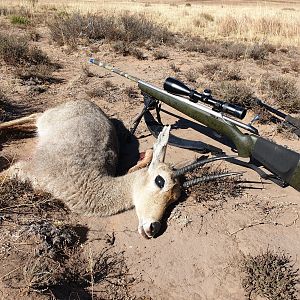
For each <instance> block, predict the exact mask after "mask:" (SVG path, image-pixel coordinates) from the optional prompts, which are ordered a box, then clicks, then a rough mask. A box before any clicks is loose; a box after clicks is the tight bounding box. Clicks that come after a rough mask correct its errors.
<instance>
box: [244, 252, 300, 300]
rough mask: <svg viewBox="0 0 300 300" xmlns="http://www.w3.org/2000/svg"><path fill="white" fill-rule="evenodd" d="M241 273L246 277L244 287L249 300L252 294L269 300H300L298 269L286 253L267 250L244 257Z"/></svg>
mask: <svg viewBox="0 0 300 300" xmlns="http://www.w3.org/2000/svg"><path fill="white" fill-rule="evenodd" d="M241 271H242V273H243V275H244V278H243V280H242V286H243V288H244V289H245V291H246V295H247V298H248V299H252V296H251V295H252V294H255V296H260V297H264V298H266V299H269V300H296V299H298V296H297V294H298V289H297V284H299V283H300V280H299V274H298V269H295V268H294V266H293V263H292V260H291V257H290V256H288V255H286V254H285V253H275V252H271V251H270V250H267V251H266V252H264V253H261V254H258V255H256V256H252V255H248V256H244V258H243V260H242V263H241Z"/></svg>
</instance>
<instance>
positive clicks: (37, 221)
mask: <svg viewBox="0 0 300 300" xmlns="http://www.w3.org/2000/svg"><path fill="white" fill-rule="evenodd" d="M68 221H69V218H68V211H67V210H66V209H65V208H64V206H63V205H62V204H61V202H59V201H58V200H56V199H53V198H52V197H51V196H50V195H49V194H45V193H40V192H37V191H34V190H33V189H32V187H31V185H30V184H28V183H21V182H18V181H16V180H6V181H4V182H2V183H1V186H0V224H1V225H3V227H2V235H1V239H0V249H1V251H0V261H1V263H0V277H1V280H2V282H3V283H4V285H5V286H6V287H10V288H13V289H17V290H18V291H19V292H20V293H21V292H22V293H26V294H30V295H32V296H33V297H34V293H36V292H38V293H39V294H41V293H42V294H44V295H48V296H49V297H54V298H55V299H70V298H71V297H73V295H78V297H79V298H80V299H90V298H93V297H94V296H95V297H96V296H99V298H101V299H103V298H104V299H120V298H122V299H127V294H128V291H127V288H128V284H129V283H130V281H131V279H130V278H129V276H128V269H127V266H126V264H125V261H124V257H123V255H122V253H115V252H113V251H112V250H111V249H110V248H107V247H104V248H103V249H100V250H99V251H98V253H93V252H92V251H91V248H90V247H84V246H85V245H84V244H83V243H84V242H85V241H86V239H87V237H86V236H87V231H88V229H87V228H86V227H84V226H80V225H72V224H69V223H68ZM86 248H87V249H86ZM8 257H9V259H6V258H8ZM94 285H98V287H100V289H99V290H100V292H99V290H98V292H97V294H94V291H93V287H94ZM91 287H92V288H91ZM90 288H91V289H90ZM128 298H129V297H128ZM95 299H96V298H95Z"/></svg>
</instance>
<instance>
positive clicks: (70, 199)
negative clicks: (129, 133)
mask: <svg viewBox="0 0 300 300" xmlns="http://www.w3.org/2000/svg"><path fill="white" fill-rule="evenodd" d="M27 119H28V120H29V119H30V118H26V122H27ZM30 120H31V119H30ZM23 122H24V118H23V119H22V118H21V119H19V120H16V121H14V122H13V125H14V126H15V125H18V124H22V123H23ZM4 126H6V125H5V124H4ZM36 126H37V132H38V142H37V146H36V148H35V150H34V152H33V154H32V157H31V159H29V160H26V161H20V162H18V163H16V164H15V165H13V166H12V167H11V169H10V176H16V177H17V178H19V179H20V180H22V181H26V180H28V181H30V182H31V183H32V185H33V187H34V188H38V189H41V190H43V191H46V192H49V193H51V194H52V195H53V196H54V197H56V198H58V199H61V200H62V201H63V202H64V203H65V204H66V205H67V206H68V207H69V208H70V209H71V210H72V211H74V212H77V213H81V214H89V215H91V214H94V215H98V216H108V215H113V214H116V213H118V212H121V211H124V210H127V209H129V208H131V207H133V206H135V208H136V213H137V216H138V219H139V226H138V230H139V232H140V233H141V234H142V235H143V236H144V237H147V238H149V237H152V236H153V235H154V234H156V233H157V230H158V229H159V227H158V226H157V223H158V222H159V220H160V219H161V218H162V216H163V213H164V211H165V209H166V207H167V206H168V205H169V204H170V203H172V202H173V201H175V200H176V199H177V198H178V197H179V195H180V187H179V182H178V180H177V179H176V178H173V171H172V170H171V169H170V167H169V166H168V165H166V164H165V163H164V157H165V153H166V145H167V142H168V137H169V131H170V126H166V127H165V128H164V129H163V130H162V132H161V134H160V135H159V137H158V139H157V142H156V143H155V144H154V151H153V152H154V156H153V159H152V161H151V163H150V166H149V167H148V168H144V169H140V170H137V171H135V172H132V173H129V174H126V175H124V176H119V177H116V169H117V164H118V148H119V147H118V139H117V134H116V129H115V127H114V126H113V124H112V122H111V121H110V120H109V119H108V118H107V116H106V115H105V114H104V113H103V111H102V110H101V109H100V108H99V107H98V106H97V105H95V104H93V103H91V102H88V101H83V100H82V101H71V102H67V103H64V104H62V105H59V106H58V107H55V108H53V109H49V110H47V111H45V112H44V113H43V114H41V115H39V116H38V117H37V121H36ZM120 146H121V147H122V145H120ZM158 175H159V176H160V177H163V179H164V182H165V183H164V186H163V187H159V186H158V185H157V184H156V183H155V178H156V177H157V176H158ZM152 224H155V226H152ZM153 228H154V229H153Z"/></svg>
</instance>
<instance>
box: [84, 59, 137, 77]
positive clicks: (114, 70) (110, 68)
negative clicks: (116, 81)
mask: <svg viewBox="0 0 300 300" xmlns="http://www.w3.org/2000/svg"><path fill="white" fill-rule="evenodd" d="M89 62H90V63H92V64H95V65H97V66H99V67H102V68H104V69H107V70H109V71H111V72H113V73H116V74H118V75H121V76H123V77H125V78H127V79H129V80H131V81H134V82H136V83H138V82H139V81H140V79H139V78H137V77H135V76H132V75H130V74H128V73H126V72H123V71H121V70H119V69H117V68H115V67H113V66H111V65H109V64H107V63H104V62H101V61H99V60H98V59H95V58H90V60H89Z"/></svg>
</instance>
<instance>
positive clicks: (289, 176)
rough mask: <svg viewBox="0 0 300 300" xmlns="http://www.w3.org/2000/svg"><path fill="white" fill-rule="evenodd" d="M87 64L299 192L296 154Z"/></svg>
mask: <svg viewBox="0 0 300 300" xmlns="http://www.w3.org/2000/svg"><path fill="white" fill-rule="evenodd" d="M90 62H91V63H93V64H96V65H98V66H100V67H103V68H105V69H107V70H110V71H111V72H114V73H117V74H119V75H121V76H123V77H126V78H128V79H129V80H132V81H134V82H136V83H137V84H138V87H139V88H140V89H141V91H142V92H143V93H145V94H147V95H149V96H151V97H153V98H154V99H157V100H158V101H161V102H163V103H165V104H167V105H169V106H171V107H173V108H175V109H176V110H178V111H180V112H182V113H183V114H185V115H187V116H189V117H191V118H193V119H194V120H196V121H198V122H200V123H202V124H204V125H206V126H207V127H209V128H211V129H213V130H215V131H216V132H218V133H220V134H222V135H225V136H226V137H228V138H229V139H230V140H231V141H232V142H233V143H234V145H235V146H236V149H237V152H238V154H239V156H240V157H245V158H247V157H249V158H251V159H252V160H255V161H258V162H259V163H261V164H262V165H263V166H264V167H265V168H266V169H268V170H269V171H270V172H272V173H273V174H274V175H276V176H277V177H279V178H280V179H281V180H282V181H283V182H284V183H285V184H289V185H290V186H292V187H293V188H294V189H296V190H297V191H300V154H299V153H297V152H294V151H292V150H289V149H287V148H285V147H283V146H280V145H277V144H275V143H274V142H271V141H268V140H266V139H264V138H262V137H260V136H258V135H257V130H256V129H255V128H254V127H253V126H251V125H246V124H244V123H242V122H240V121H237V120H235V119H232V118H230V117H227V116H224V115H223V114H222V113H220V112H216V111H213V110H212V109H210V108H209V107H207V106H205V105H201V104H198V103H197V104H196V103H193V102H191V101H189V100H188V99H186V98H184V97H181V96H177V95H174V94H171V93H169V92H167V91H165V90H163V89H160V88H158V87H156V86H153V85H152V84H150V83H147V82H145V81H143V80H141V79H139V78H137V77H134V76H131V75H129V74H127V73H125V72H122V71H120V70H118V69H116V68H114V67H112V66H110V65H108V64H106V63H103V62H100V61H98V60H96V59H90ZM238 127H240V128H243V129H245V130H248V131H250V132H251V133H252V134H245V133H243V132H242V131H241V130H240V129H239V128H238Z"/></svg>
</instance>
